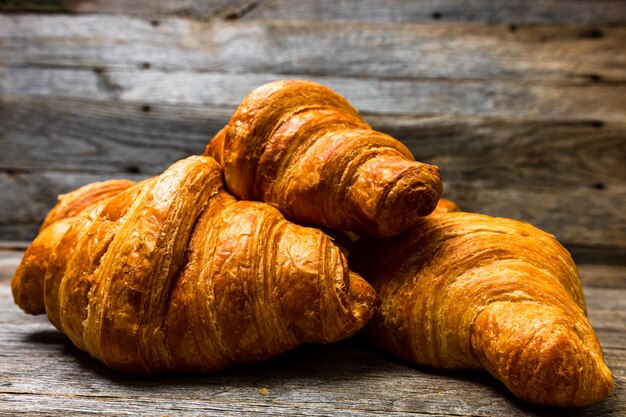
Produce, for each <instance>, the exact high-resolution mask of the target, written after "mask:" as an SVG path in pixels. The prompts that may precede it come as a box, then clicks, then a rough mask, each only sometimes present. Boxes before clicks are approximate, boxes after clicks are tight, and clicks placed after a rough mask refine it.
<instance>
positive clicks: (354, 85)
mask: <svg viewBox="0 0 626 417" xmlns="http://www.w3.org/2000/svg"><path fill="white" fill-rule="evenodd" d="M284 78H285V75H284V74H231V73H198V72H188V71H178V72H161V71H154V70H139V69H137V70H102V69H96V70H87V69H47V68H6V69H4V70H3V69H2V68H0V88H3V89H4V92H5V95H6V96H7V97H15V96H17V97H40V96H50V97H65V98H76V99H96V100H107V99H114V100H119V101H122V102H131V103H137V104H138V105H143V104H149V105H152V104H155V103H167V104H186V105H203V106H214V107H215V106H216V107H230V108H234V107H235V106H237V105H238V104H239V102H240V101H241V100H242V99H243V98H244V97H245V95H246V94H247V93H248V92H249V91H250V90H252V89H253V88H255V87H257V86H259V85H261V84H264V83H266V82H269V81H273V80H278V79H284ZM292 78H306V79H310V80H313V81H317V82H320V83H322V84H325V85H327V86H328V87H330V88H332V89H334V90H336V91H338V92H339V93H340V94H342V95H344V96H345V97H346V98H347V99H348V100H350V101H351V102H352V103H353V104H354V105H355V107H357V108H358V109H359V110H360V111H362V112H364V113H374V114H381V113H384V114H395V115H399V114H409V115H435V114H453V115H471V116H493V117H508V118H521V119H525V118H535V119H544V120H545V119H564V120H580V119H583V120H590V119H592V120H594V119H598V120H605V121H617V122H623V121H624V120H625V117H626V84H625V85H593V86H587V87H585V88H580V87H577V86H575V85H527V84H523V83H515V82H507V81H493V82H482V81H455V80H421V81H419V80H418V81H405V80H381V79H369V78H365V79H361V78H342V77H319V76H311V77H300V76H295V77H292Z"/></svg>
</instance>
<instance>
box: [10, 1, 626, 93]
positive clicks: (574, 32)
mask: <svg viewBox="0 0 626 417" xmlns="http://www.w3.org/2000/svg"><path fill="white" fill-rule="evenodd" d="M624 8H625V9H626V5H625V7H624ZM624 39H626V27H591V26H529V27H519V28H517V29H516V30H515V31H514V32H512V31H511V28H510V27H508V26H506V25H500V26H487V25H473V24H455V25H449V24H437V25H429V24H402V25H381V24H363V23H350V22H323V23H320V22H298V21H295V22H294V21H240V22H237V21H234V22H233V21H220V20H214V21H210V22H206V23H202V22H195V21H190V20H186V19H163V20H161V21H160V24H159V25H158V26H154V25H153V24H151V22H150V21H149V20H146V19H141V18H131V17H126V16H101V15H88V16H79V17H69V16H56V15H54V16H45V15H44V16H41V15H4V16H2V15H0V61H4V62H5V63H6V64H7V65H11V66H64V67H89V68H91V67H102V68H113V69H121V68H132V69H137V68H143V69H148V68H152V69H157V70H166V71H173V70H184V71H202V72H208V71H211V72H231V73H232V72H235V73H246V72H255V73H275V74H291V75H326V76H335V77H342V76H352V77H379V78H399V79H407V78H412V79H417V80H423V79H430V78H433V79H442V78H453V79H462V80H468V79H472V80H479V79H480V80H490V81H491V80H525V81H531V80H534V81H541V82H542V83H546V82H550V83H566V84H572V83H577V84H583V85H588V84H596V83H598V82H600V83H603V82H608V83H615V82H621V83H623V82H626V52H625V50H624V47H623V45H624ZM555 51H558V53H555Z"/></svg>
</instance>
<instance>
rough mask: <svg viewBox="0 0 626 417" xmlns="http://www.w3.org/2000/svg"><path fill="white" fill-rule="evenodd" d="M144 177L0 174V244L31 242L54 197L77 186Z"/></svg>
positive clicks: (126, 174)
mask: <svg viewBox="0 0 626 417" xmlns="http://www.w3.org/2000/svg"><path fill="white" fill-rule="evenodd" d="M145 177H146V175H141V174H131V173H123V174H122V173H118V174H117V175H112V174H111V173H109V174H89V173H67V172H63V171H44V172H37V173H21V172H14V171H11V172H6V171H5V172H0V190H2V198H0V240H32V239H33V238H34V237H35V236H36V235H37V231H38V229H39V226H40V225H41V222H42V221H43V218H44V217H45V215H46V213H47V212H48V211H50V209H51V208H52V207H53V206H54V205H55V204H56V201H57V196H58V195H59V194H63V193H66V192H68V191H71V190H73V189H75V188H78V187H80V186H81V185H85V184H88V183H90V182H94V181H104V180H107V179H112V178H129V179H133V180H139V179H142V178H145Z"/></svg>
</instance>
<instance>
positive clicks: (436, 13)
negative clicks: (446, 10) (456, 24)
mask: <svg viewBox="0 0 626 417" xmlns="http://www.w3.org/2000/svg"><path fill="white" fill-rule="evenodd" d="M433 19H434V20H439V19H441V13H439V12H435V13H433Z"/></svg>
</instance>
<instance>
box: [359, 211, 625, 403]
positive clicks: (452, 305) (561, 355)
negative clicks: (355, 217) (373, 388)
mask: <svg viewBox="0 0 626 417" xmlns="http://www.w3.org/2000/svg"><path fill="white" fill-rule="evenodd" d="M350 262H351V266H353V267H354V268H355V269H356V270H357V271H360V272H362V274H363V276H364V277H365V278H366V279H368V280H369V281H370V283H371V284H372V285H373V286H374V288H375V289H376V290H377V291H378V293H379V296H380V298H381V306H380V308H379V310H378V311H377V313H376V314H375V316H374V318H373V319H372V321H371V322H370V324H369V325H368V326H367V329H366V331H365V333H366V335H367V338H368V339H369V340H370V341H372V342H373V343H375V344H376V345H377V346H379V347H381V348H382V349H384V350H387V351H389V352H391V353H393V354H396V355H398V356H400V357H402V358H405V359H408V360H409V361H412V362H414V363H416V364H419V365H425V366H432V367H436V368H442V369H485V370H487V371H488V372H489V373H491V374H492V375H493V376H494V377H496V378H497V379H499V380H500V381H502V382H503V383H504V384H505V385H506V386H507V387H508V388H509V389H510V390H511V391H512V392H513V393H514V394H515V395H517V396H518V397H520V398H522V399H524V400H526V401H529V402H533V403H537V404H545V405H558V406H566V407H570V406H572V407H573V406H582V405H587V404H591V403H594V402H596V401H599V400H601V399H603V398H604V397H606V396H607V395H608V393H609V392H610V391H611V389H612V388H613V378H612V375H611V372H610V371H609V369H608V368H607V367H606V365H605V364H604V360H603V357H602V350H601V348H600V345H599V343H598V339H597V337H596V335H595V333H594V331H593V329H592V327H591V325H590V324H589V321H588V320H587V318H586V310H585V301H584V297H583V291H582V287H581V284H580V280H579V278H578V272H577V269H576V266H575V264H574V262H573V261H572V259H571V257H570V255H569V253H568V252H567V251H566V250H565V249H564V248H563V247H562V246H561V245H560V244H559V243H558V242H557V241H556V240H555V239H554V238H553V237H552V236H550V235H548V234H547V233H544V232H542V231H540V230H539V229H537V228H535V227H533V226H531V225H529V224H526V223H522V222H519V221H515V220H510V219H501V218H492V217H489V216H485V215H480V214H471V213H463V212H450V213H440V214H438V213H436V214H433V215H431V216H428V217H426V218H424V219H422V220H420V222H419V223H418V224H417V225H416V226H415V228H414V229H412V230H410V231H409V232H407V233H405V234H403V235H401V236H398V237H396V238H393V239H387V240H383V239H372V238H369V239H366V238H361V239H360V240H359V242H358V244H357V245H356V247H355V248H353V250H352V251H351V253H350Z"/></svg>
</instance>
